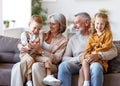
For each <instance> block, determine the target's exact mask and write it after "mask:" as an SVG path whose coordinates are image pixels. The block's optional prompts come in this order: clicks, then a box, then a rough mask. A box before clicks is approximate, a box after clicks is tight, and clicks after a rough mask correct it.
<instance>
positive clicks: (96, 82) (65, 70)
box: [58, 62, 104, 86]
mask: <svg viewBox="0 0 120 86" xmlns="http://www.w3.org/2000/svg"><path fill="white" fill-rule="evenodd" d="M79 69H80V65H79V63H74V62H62V63H61V64H60V65H59V68H58V79H59V80H61V86H71V81H72V80H71V79H72V75H73V74H76V73H79ZM103 72H104V70H103V67H102V65H101V64H99V63H98V62H94V63H92V64H91V65H90V76H91V81H90V84H91V86H103Z"/></svg>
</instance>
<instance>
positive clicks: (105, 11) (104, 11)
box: [99, 8, 108, 14]
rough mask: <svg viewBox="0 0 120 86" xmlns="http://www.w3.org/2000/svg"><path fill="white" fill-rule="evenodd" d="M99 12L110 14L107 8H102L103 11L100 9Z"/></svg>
mask: <svg viewBox="0 0 120 86" xmlns="http://www.w3.org/2000/svg"><path fill="white" fill-rule="evenodd" d="M99 12H101V13H105V14H107V13H108V10H107V9H105V8H101V9H99Z"/></svg>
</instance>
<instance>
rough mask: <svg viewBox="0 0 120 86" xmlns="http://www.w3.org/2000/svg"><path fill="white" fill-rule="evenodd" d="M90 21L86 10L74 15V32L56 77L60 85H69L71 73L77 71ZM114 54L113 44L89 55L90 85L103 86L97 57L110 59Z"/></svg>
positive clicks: (115, 51)
mask: <svg viewBox="0 0 120 86" xmlns="http://www.w3.org/2000/svg"><path fill="white" fill-rule="evenodd" d="M90 21H91V18H90V16H89V14H88V13H86V12H82V13H78V14H76V15H75V19H74V28H75V30H76V34H75V35H74V36H72V37H71V38H70V40H69V42H68V44H67V48H66V51H65V54H64V56H63V62H62V63H61V64H60V65H59V69H58V79H59V80H61V86H71V77H72V75H73V74H76V73H79V69H80V62H81V60H82V55H83V52H84V50H85V46H86V43H87V39H88V36H89V28H90ZM116 55H117V49H116V47H115V46H114V45H113V47H112V48H111V49H110V50H109V51H106V52H101V53H100V54H94V55H92V56H91V61H92V62H94V63H93V64H91V65H90V76H91V77H90V78H91V79H90V86H103V74H104V69H103V67H102V66H101V65H100V64H99V63H98V62H96V61H97V60H98V59H102V60H110V59H112V58H114V57H115V56H116ZM96 71H97V72H96Z"/></svg>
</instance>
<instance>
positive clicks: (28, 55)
mask: <svg viewBox="0 0 120 86" xmlns="http://www.w3.org/2000/svg"><path fill="white" fill-rule="evenodd" d="M28 25H29V31H25V32H23V33H22V34H21V43H20V44H18V48H19V50H20V60H21V61H26V63H27V69H28V70H27V76H26V77H27V83H26V85H27V86H32V75H31V74H32V69H31V67H32V64H33V63H34V62H35V57H36V56H37V53H36V52H35V51H34V49H32V48H30V43H40V37H39V32H40V29H41V27H42V17H41V16H39V15H33V16H31V19H30V22H29V24H28Z"/></svg>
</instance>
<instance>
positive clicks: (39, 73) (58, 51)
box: [11, 13, 67, 86]
mask: <svg viewBox="0 0 120 86" xmlns="http://www.w3.org/2000/svg"><path fill="white" fill-rule="evenodd" d="M49 18H50V21H49V26H50V29H49V30H48V31H43V32H41V34H40V35H41V36H40V41H41V43H40V44H41V45H40V44H37V45H35V44H31V46H32V48H33V49H34V50H35V51H36V52H37V53H38V57H36V58H37V60H36V62H35V63H34V64H33V65H32V81H33V86H46V85H54V86H57V85H59V84H60V80H57V79H56V78H54V77H53V76H52V75H51V76H50V77H48V78H47V79H45V77H46V76H47V73H46V71H47V70H46V68H45V65H46V64H45V63H44V62H40V61H39V58H41V57H48V58H50V61H51V63H52V65H48V67H49V69H50V70H51V71H52V72H51V73H53V72H57V65H58V64H59V63H60V61H61V60H62V56H63V54H64V51H65V49H66V46H67V39H66V37H64V36H63V35H62V33H63V32H64V31H65V30H66V18H65V16H64V15H63V14H61V13H54V14H52V15H50V17H49ZM26 70H27V65H26V62H18V63H17V64H15V65H14V66H13V69H12V75H11V86H24V84H25V77H26V76H25V71H26ZM16 77H17V78H16ZM51 82H53V83H51Z"/></svg>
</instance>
